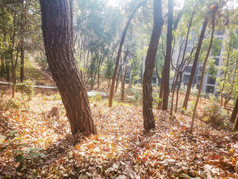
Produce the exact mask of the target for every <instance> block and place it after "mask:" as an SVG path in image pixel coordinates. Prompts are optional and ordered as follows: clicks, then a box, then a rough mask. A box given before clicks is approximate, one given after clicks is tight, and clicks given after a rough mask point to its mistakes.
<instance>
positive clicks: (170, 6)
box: [162, 0, 174, 111]
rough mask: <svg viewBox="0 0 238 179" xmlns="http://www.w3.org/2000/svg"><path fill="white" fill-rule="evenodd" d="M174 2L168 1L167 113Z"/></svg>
mask: <svg viewBox="0 0 238 179" xmlns="http://www.w3.org/2000/svg"><path fill="white" fill-rule="evenodd" d="M173 9H174V5H173V0H168V28H167V47H166V56H165V65H164V74H163V75H164V77H163V79H164V82H163V83H164V95H163V105H162V110H165V111H167V109H168V101H169V79H170V78H169V73H170V62H171V55H172V54H171V53H172V40H173V34H172V31H173Z"/></svg>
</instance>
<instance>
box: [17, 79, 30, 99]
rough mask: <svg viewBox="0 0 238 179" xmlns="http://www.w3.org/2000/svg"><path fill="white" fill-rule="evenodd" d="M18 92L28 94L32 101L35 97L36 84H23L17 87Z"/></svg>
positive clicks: (26, 82) (25, 82)
mask: <svg viewBox="0 0 238 179" xmlns="http://www.w3.org/2000/svg"><path fill="white" fill-rule="evenodd" d="M16 91H19V92H22V93H23V94H26V95H27V96H28V97H29V99H31V98H32V96H33V95H34V82H32V81H31V80H27V81H24V82H23V83H20V84H19V85H17V87H16Z"/></svg>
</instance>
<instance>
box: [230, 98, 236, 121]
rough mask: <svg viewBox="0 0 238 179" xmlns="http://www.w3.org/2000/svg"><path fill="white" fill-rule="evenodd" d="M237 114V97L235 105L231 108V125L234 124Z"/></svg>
mask: <svg viewBox="0 0 238 179" xmlns="http://www.w3.org/2000/svg"><path fill="white" fill-rule="evenodd" d="M237 113H238V97H237V98H236V104H235V106H234V108H233V111H232V114H231V118H230V121H231V122H232V123H234V122H235V120H236V116H237Z"/></svg>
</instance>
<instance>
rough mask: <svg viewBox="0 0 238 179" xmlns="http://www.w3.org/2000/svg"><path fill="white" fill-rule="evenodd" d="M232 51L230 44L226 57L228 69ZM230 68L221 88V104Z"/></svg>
mask: <svg viewBox="0 0 238 179" xmlns="http://www.w3.org/2000/svg"><path fill="white" fill-rule="evenodd" d="M230 53H231V44H230V45H229V50H228V54H227V58H226V68H227V69H228V66H229V61H230ZM227 72H228V70H226V71H225V74H224V79H223V84H222V88H221V103H220V104H221V106H222V104H223V90H224V87H225V80H226V75H227Z"/></svg>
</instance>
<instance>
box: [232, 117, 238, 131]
mask: <svg viewBox="0 0 238 179" xmlns="http://www.w3.org/2000/svg"><path fill="white" fill-rule="evenodd" d="M237 130H238V118H237V119H236V122H235V126H234V129H233V131H237Z"/></svg>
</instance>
